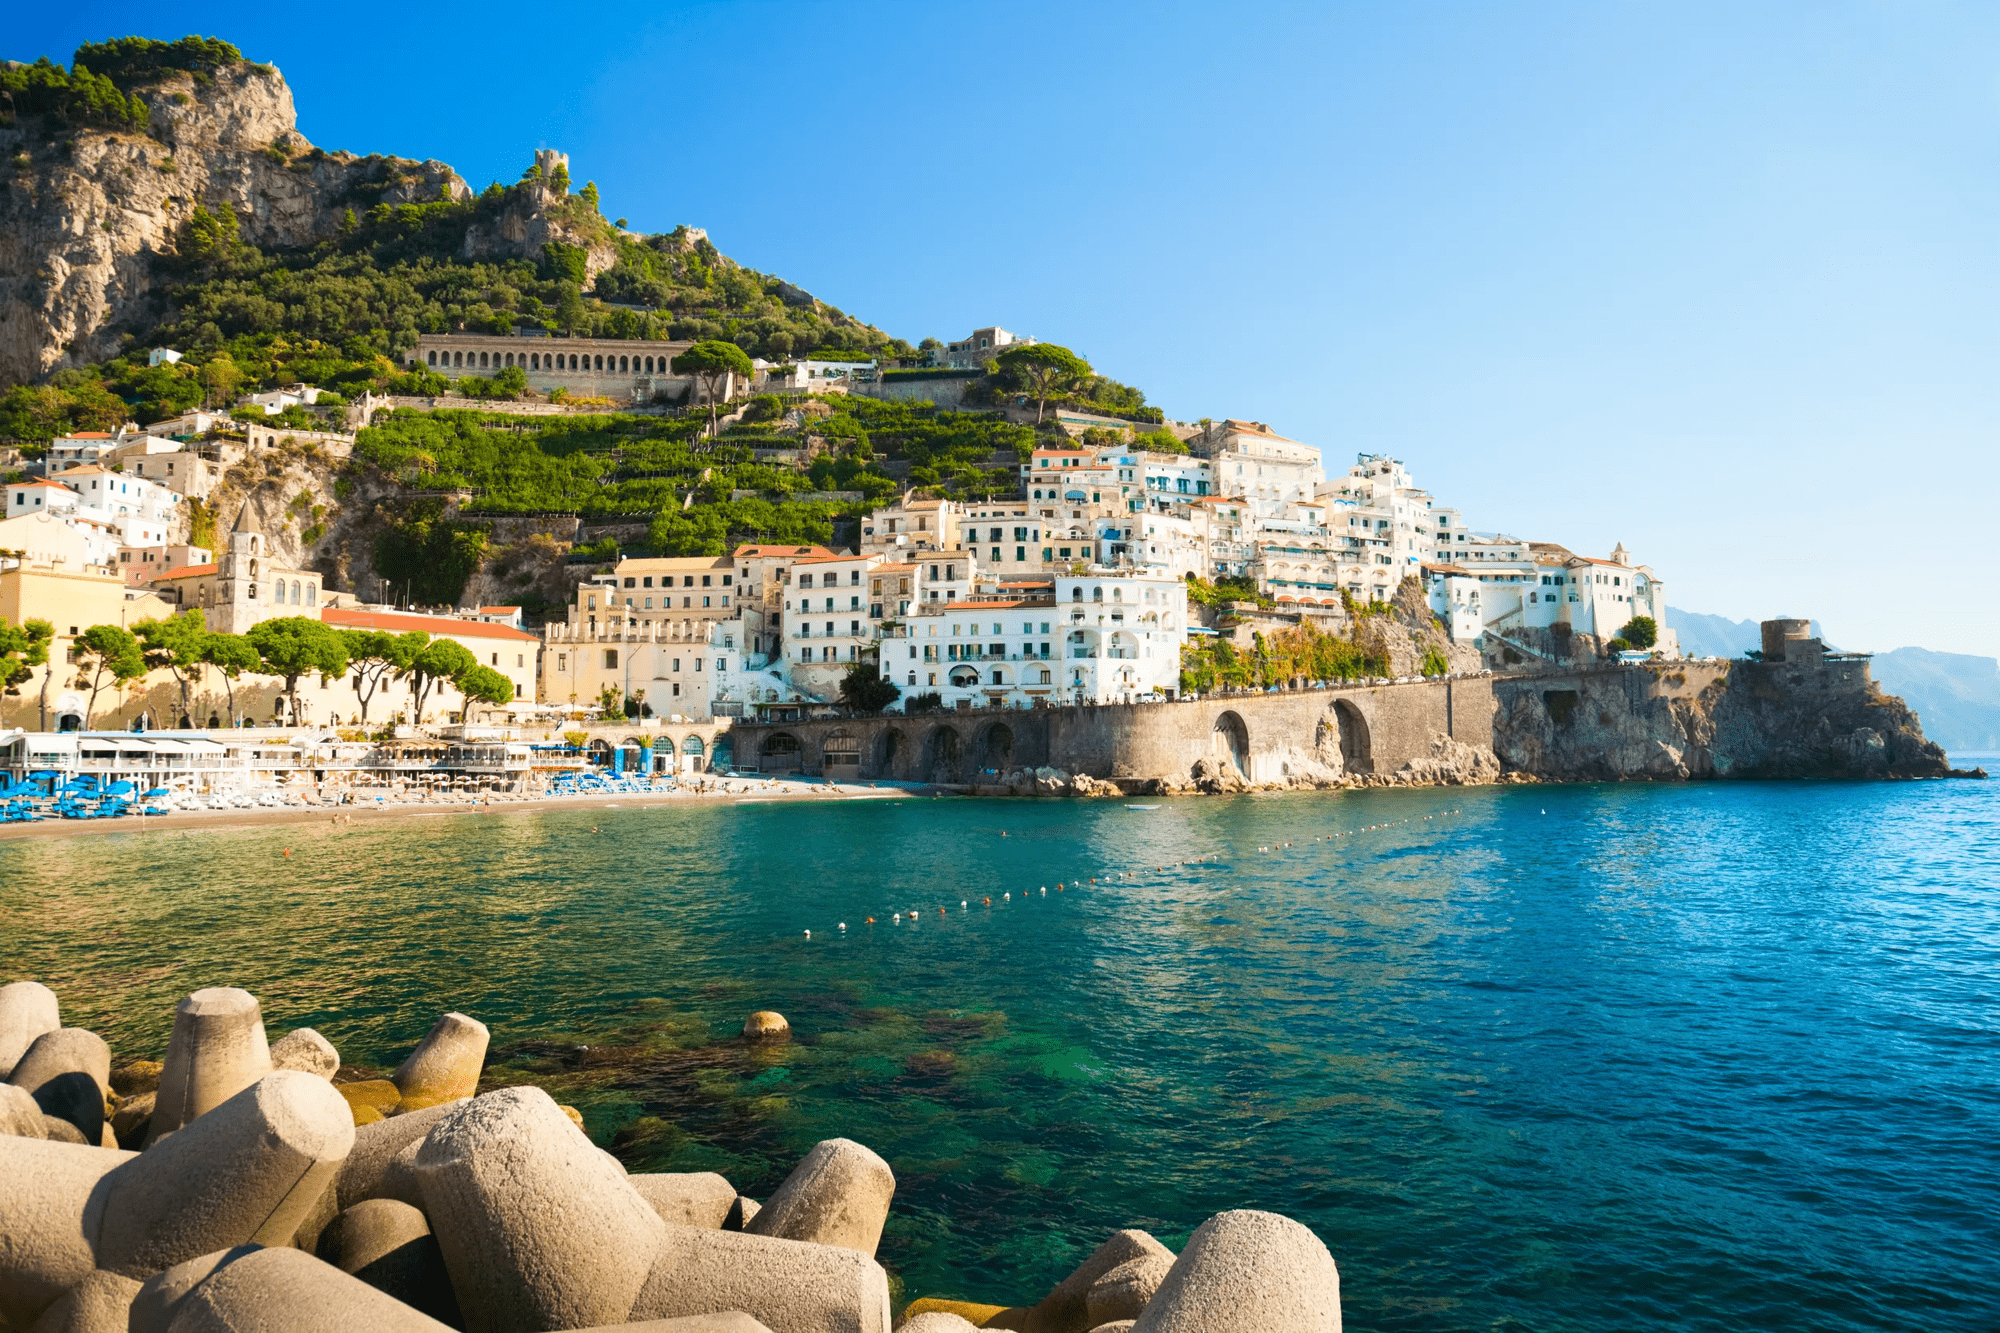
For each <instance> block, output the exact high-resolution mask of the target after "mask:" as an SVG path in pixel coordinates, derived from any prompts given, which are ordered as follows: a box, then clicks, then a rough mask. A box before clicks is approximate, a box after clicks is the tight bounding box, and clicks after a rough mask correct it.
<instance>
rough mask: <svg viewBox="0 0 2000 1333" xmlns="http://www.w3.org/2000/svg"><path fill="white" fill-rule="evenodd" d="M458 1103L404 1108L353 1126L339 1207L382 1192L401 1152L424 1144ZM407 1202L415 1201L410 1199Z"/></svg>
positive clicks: (342, 1172) (373, 1196)
mask: <svg viewBox="0 0 2000 1333" xmlns="http://www.w3.org/2000/svg"><path fill="white" fill-rule="evenodd" d="M460 1104H461V1103H459V1102H441V1103H439V1104H438V1105H436V1106H426V1107H425V1108H424V1109H422V1110H421V1111H405V1112H404V1113H403V1114H402V1115H397V1116H390V1117H389V1118H388V1119H387V1120H375V1121H371V1122H370V1123H368V1124H365V1125H357V1126H356V1127H355V1129H354V1147H353V1149H352V1150H351V1151H349V1153H348V1154H347V1160H346V1161H345V1162H342V1163H341V1165H340V1183H339V1186H338V1189H339V1191H340V1196H339V1197H340V1206H341V1207H342V1208H352V1207H353V1206H354V1205H355V1204H357V1203H360V1202H361V1201H362V1200H363V1199H373V1198H375V1197H377V1196H378V1195H380V1194H381V1192H382V1180H383V1176H384V1174H385V1173H386V1172H387V1171H388V1169H389V1165H390V1163H391V1162H392V1161H394V1160H395V1157H396V1155H397V1154H398V1153H400V1152H402V1151H403V1150H404V1149H405V1148H408V1147H409V1146H410V1145H411V1144H414V1143H421V1142H422V1141H423V1138H424V1135H426V1134H428V1133H430V1132H431V1129H432V1128H433V1127H434V1126H435V1125H436V1124H437V1122H438V1121H440V1120H442V1119H444V1118H445V1116H447V1115H449V1114H450V1113H451V1112H452V1110H453V1109H454V1108H456V1107H457V1106H459V1105H460ZM406 1202H410V1203H415V1202H417V1200H415V1199H410V1200H407V1201H406Z"/></svg>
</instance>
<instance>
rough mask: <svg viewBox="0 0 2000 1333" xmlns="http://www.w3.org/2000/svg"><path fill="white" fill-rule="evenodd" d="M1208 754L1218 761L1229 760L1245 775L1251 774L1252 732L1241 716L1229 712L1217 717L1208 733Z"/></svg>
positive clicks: (1231, 764)
mask: <svg viewBox="0 0 2000 1333" xmlns="http://www.w3.org/2000/svg"><path fill="white" fill-rule="evenodd" d="M1208 754H1209V758H1211V759H1214V760H1215V761H1216V762H1218V763H1223V762H1227V763H1228V764H1229V765H1230V766H1232V767H1233V768H1235V770H1236V771H1237V772H1238V773H1240V774H1241V775H1243V776H1244V777H1246V778H1247V777H1249V776H1250V732H1249V730H1248V729H1247V728H1246V727H1245V726H1244V725H1243V719H1242V718H1241V717H1238V716H1237V715H1236V714H1235V713H1234V712H1227V713H1223V714H1222V715H1221V716H1219V717H1217V718H1216V719H1215V726H1214V728H1213V729H1212V730H1211V731H1210V732H1209V734H1208Z"/></svg>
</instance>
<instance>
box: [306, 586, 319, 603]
mask: <svg viewBox="0 0 2000 1333" xmlns="http://www.w3.org/2000/svg"><path fill="white" fill-rule="evenodd" d="M306 605H307V606H318V605H319V585H318V584H316V583H308V584H307V585H306Z"/></svg>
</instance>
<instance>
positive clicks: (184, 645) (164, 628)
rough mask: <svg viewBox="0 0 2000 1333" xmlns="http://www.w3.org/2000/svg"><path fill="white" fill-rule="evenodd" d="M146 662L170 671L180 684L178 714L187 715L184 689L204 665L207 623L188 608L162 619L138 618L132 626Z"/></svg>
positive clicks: (206, 649)
mask: <svg viewBox="0 0 2000 1333" xmlns="http://www.w3.org/2000/svg"><path fill="white" fill-rule="evenodd" d="M132 632H133V633H134V634H135V635H137V636H138V639H139V644H140V647H141V648H142V649H143V650H144V652H145V655H146V665H147V666H148V667H152V668H160V667H164V668H165V669H167V670H168V671H171V672H173V673H174V680H175V681H176V682H177V683H178V684H179V685H180V687H181V716H182V717H188V716H189V710H190V705H189V702H188V691H189V689H190V688H191V687H192V686H193V684H194V682H195V681H196V680H198V679H199V678H200V677H201V673H202V672H203V671H204V670H206V669H207V666H208V637H209V635H208V623H207V622H206V621H205V620H203V619H202V615H201V612H199V611H197V610H195V609H194V608H192V607H190V608H189V609H187V610H185V611H183V612H181V613H180V614H179V615H177V616H170V617H168V618H167V619H165V620H142V621H140V622H139V623H138V624H136V625H134V626H133V627H132Z"/></svg>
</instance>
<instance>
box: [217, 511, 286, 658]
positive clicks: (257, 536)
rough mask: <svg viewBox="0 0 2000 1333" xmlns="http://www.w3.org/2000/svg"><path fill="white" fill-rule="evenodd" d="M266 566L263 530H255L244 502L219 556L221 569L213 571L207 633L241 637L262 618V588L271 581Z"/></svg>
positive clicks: (253, 518)
mask: <svg viewBox="0 0 2000 1333" xmlns="http://www.w3.org/2000/svg"><path fill="white" fill-rule="evenodd" d="M269 564H270V550H269V547H268V544H267V543H266V542H265V540H264V530H263V528H261V527H260V526H258V523H257V515H256V513H255V511H253V510H252V509H251V508H250V502H249V501H248V500H245V501H244V502H243V507H242V508H241V509H239V510H237V511H236V526H235V527H234V528H233V529H231V530H230V533H229V549H228V550H227V551H225V552H223V555H222V567H221V568H220V569H218V570H217V571H216V575H217V581H216V588H215V604H214V605H213V606H211V607H209V608H208V612H207V619H208V626H209V628H210V629H212V630H214V631H216V632H217V633H218V634H241V633H243V632H244V631H245V630H247V629H249V628H250V627H251V626H252V625H254V624H256V623H257V622H258V621H259V620H262V619H264V618H265V617H264V616H263V614H262V613H261V606H262V597H263V594H264V586H263V585H264V584H265V583H266V582H268V581H269V579H270V577H271V574H270V571H269V569H268V568H267V566H268V565H269ZM218 622H219V623H218Z"/></svg>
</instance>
